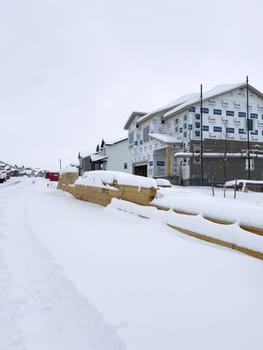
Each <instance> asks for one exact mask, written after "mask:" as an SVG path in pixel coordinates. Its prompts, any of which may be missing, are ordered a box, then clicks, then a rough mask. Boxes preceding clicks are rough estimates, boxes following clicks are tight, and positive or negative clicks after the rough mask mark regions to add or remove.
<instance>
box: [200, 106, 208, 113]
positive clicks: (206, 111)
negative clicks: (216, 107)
mask: <svg viewBox="0 0 263 350" xmlns="http://www.w3.org/2000/svg"><path fill="white" fill-rule="evenodd" d="M201 111H202V112H203V113H209V108H206V107H202V110H201Z"/></svg>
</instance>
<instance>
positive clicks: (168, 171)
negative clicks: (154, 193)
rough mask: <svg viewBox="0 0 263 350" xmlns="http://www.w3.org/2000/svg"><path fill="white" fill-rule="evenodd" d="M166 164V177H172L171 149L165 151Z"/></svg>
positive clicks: (167, 148)
mask: <svg viewBox="0 0 263 350" xmlns="http://www.w3.org/2000/svg"><path fill="white" fill-rule="evenodd" d="M165 164H166V168H165V170H166V171H165V173H166V174H165V175H166V176H168V177H169V176H171V148H169V147H166V149H165Z"/></svg>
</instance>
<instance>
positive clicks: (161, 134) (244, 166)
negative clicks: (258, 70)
mask: <svg viewBox="0 0 263 350" xmlns="http://www.w3.org/2000/svg"><path fill="white" fill-rule="evenodd" d="M124 128H125V129H126V130H128V139H129V153H130V156H131V162H132V172H133V173H134V174H139V175H143V176H149V177H165V178H168V179H170V180H172V182H173V183H177V184H192V185H195V184H209V183H218V184H220V183H224V182H225V181H227V180H232V179H235V178H239V179H240V178H246V179H257V180H261V179H263V94H262V93H261V92H260V91H258V90H257V89H256V88H254V87H253V86H252V85H250V84H248V83H247V82H246V83H240V84H233V85H224V86H218V87H215V88H214V89H212V90H210V91H208V92H206V93H202V88H201V91H200V93H196V94H190V95H186V96H183V97H181V98H179V99H178V100H176V101H174V102H173V103H171V104H170V105H167V106H165V107H162V108H159V109H156V110H155V111H152V112H150V113H142V112H133V113H132V114H131V115H130V117H129V118H128V120H127V122H126V124H125V127H124Z"/></svg>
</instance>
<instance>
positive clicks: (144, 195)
mask: <svg viewBox="0 0 263 350" xmlns="http://www.w3.org/2000/svg"><path fill="white" fill-rule="evenodd" d="M58 188H59V189H61V190H64V191H67V192H69V193H71V194H72V195H73V196H74V197H75V198H77V199H81V200H84V201H88V202H93V203H97V204H100V205H104V206H106V205H108V204H109V203H110V202H111V200H112V198H117V199H124V200H126V201H130V202H134V203H137V204H141V205H149V204H150V202H151V201H152V200H153V198H154V197H155V195H156V182H155V180H154V179H150V178H146V177H142V176H137V175H131V174H127V173H122V172H118V171H103V170H97V171H88V172H86V173H85V174H84V175H83V176H82V177H79V178H77V176H76V174H73V173H63V174H62V175H61V177H60V180H59V184H58Z"/></svg>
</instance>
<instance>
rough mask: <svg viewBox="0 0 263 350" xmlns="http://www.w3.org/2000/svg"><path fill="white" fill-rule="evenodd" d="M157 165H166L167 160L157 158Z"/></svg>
mask: <svg viewBox="0 0 263 350" xmlns="http://www.w3.org/2000/svg"><path fill="white" fill-rule="evenodd" d="M156 165H157V166H165V161H164V160H157V162H156Z"/></svg>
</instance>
